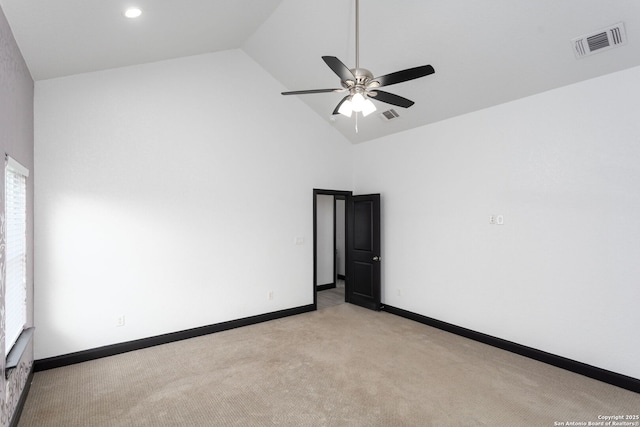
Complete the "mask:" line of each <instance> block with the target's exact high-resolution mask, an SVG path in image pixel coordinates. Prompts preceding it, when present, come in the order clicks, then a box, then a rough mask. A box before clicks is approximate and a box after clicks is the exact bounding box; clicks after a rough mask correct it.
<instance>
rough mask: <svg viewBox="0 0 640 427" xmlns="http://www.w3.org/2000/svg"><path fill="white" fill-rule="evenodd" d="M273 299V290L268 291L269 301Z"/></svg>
mask: <svg viewBox="0 0 640 427" xmlns="http://www.w3.org/2000/svg"><path fill="white" fill-rule="evenodd" d="M272 299H273V291H269V301H271V300H272Z"/></svg>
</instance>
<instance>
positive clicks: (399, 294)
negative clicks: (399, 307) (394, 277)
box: [398, 289, 402, 297]
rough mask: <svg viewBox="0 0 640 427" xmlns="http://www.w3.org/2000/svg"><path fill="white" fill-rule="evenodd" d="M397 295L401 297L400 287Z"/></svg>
mask: <svg viewBox="0 0 640 427" xmlns="http://www.w3.org/2000/svg"><path fill="white" fill-rule="evenodd" d="M398 296H399V297H401V296H402V291H401V290H400V289H398Z"/></svg>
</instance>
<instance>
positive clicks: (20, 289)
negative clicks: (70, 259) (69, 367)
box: [4, 156, 29, 357]
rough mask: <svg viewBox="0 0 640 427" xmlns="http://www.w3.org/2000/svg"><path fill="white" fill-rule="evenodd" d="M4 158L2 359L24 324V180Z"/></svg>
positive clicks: (16, 167)
mask: <svg viewBox="0 0 640 427" xmlns="http://www.w3.org/2000/svg"><path fill="white" fill-rule="evenodd" d="M28 176H29V170H28V169H26V168H25V167H24V166H22V165H21V164H20V163H18V162H16V161H15V160H14V159H12V158H11V157H9V156H7V158H6V165H5V207H4V209H5V221H6V236H5V238H6V249H5V250H6V276H5V277H6V281H5V357H6V355H7V354H8V353H9V351H10V350H11V348H12V347H13V345H14V344H15V342H16V340H17V339H18V337H19V336H20V334H21V333H22V330H23V329H24V327H25V325H26V322H27V177H28Z"/></svg>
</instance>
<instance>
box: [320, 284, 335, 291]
mask: <svg viewBox="0 0 640 427" xmlns="http://www.w3.org/2000/svg"><path fill="white" fill-rule="evenodd" d="M335 287H336V284H335V283H327V284H326V285H316V291H326V290H327V289H333V288H335Z"/></svg>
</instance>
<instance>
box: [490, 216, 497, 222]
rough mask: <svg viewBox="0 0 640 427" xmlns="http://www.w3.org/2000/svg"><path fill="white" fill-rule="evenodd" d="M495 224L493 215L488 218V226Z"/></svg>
mask: <svg viewBox="0 0 640 427" xmlns="http://www.w3.org/2000/svg"><path fill="white" fill-rule="evenodd" d="M495 223H496V216H495V215H490V216H489V224H495Z"/></svg>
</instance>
